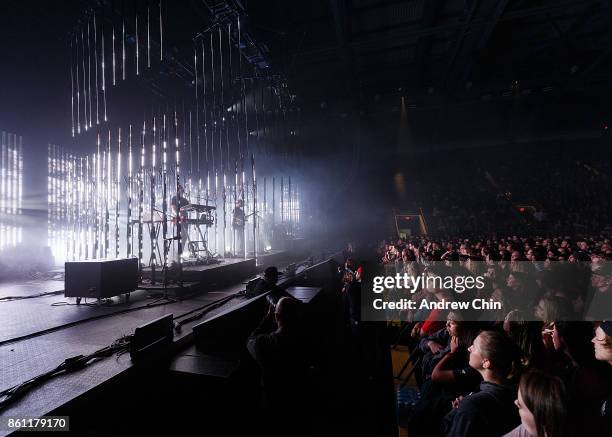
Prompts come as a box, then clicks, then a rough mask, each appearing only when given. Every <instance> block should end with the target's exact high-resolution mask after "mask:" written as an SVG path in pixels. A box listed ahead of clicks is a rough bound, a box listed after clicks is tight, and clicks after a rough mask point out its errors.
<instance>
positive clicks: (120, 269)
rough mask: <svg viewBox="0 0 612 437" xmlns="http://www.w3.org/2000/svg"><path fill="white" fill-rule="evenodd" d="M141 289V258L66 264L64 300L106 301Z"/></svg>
mask: <svg viewBox="0 0 612 437" xmlns="http://www.w3.org/2000/svg"><path fill="white" fill-rule="evenodd" d="M137 287H138V258H122V259H97V260H89V261H72V262H66V264H65V279H64V296H66V297H77V298H79V297H90V298H95V299H103V298H108V297H113V296H119V295H120V294H124V293H129V292H131V291H134V290H136V288H137Z"/></svg>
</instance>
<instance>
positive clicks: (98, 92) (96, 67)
mask: <svg viewBox="0 0 612 437" xmlns="http://www.w3.org/2000/svg"><path fill="white" fill-rule="evenodd" d="M93 27H94V65H95V73H96V75H95V81H96V124H100V104H99V95H100V91H99V90H98V26H97V24H96V14H95V13H94V16H93Z"/></svg>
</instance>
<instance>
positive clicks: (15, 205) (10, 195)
mask: <svg viewBox="0 0 612 437" xmlns="http://www.w3.org/2000/svg"><path fill="white" fill-rule="evenodd" d="M22 147H23V140H22V138H21V137H20V136H17V135H15V134H10V133H7V132H0V250H2V249H5V248H8V247H14V246H16V245H17V244H18V243H20V242H21V238H22V229H21V223H20V215H21V209H22V206H23V204H22V198H23V155H22Z"/></svg>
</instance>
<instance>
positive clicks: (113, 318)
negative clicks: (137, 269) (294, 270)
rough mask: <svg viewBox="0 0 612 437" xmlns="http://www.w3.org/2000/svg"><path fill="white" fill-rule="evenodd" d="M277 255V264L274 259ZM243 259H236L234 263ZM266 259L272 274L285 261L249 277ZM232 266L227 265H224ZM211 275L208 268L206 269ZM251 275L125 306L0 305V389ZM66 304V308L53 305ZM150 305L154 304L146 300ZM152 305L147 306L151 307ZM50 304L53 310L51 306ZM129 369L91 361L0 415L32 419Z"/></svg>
mask: <svg viewBox="0 0 612 437" xmlns="http://www.w3.org/2000/svg"><path fill="white" fill-rule="evenodd" d="M282 256H284V258H285V261H284V262H282V263H281V262H277V261H278V260H279V258H280V257H282ZM241 261H244V260H241ZM266 261H274V264H275V265H277V266H278V267H279V269H282V268H284V267H285V266H286V265H287V264H289V263H290V262H291V261H292V259H291V258H290V257H289V255H288V254H287V253H284V254H281V253H276V254H274V258H268V259H267V260H266V259H265V257H262V258H261V263H260V266H259V267H257V271H256V272H255V273H259V272H261V270H262V269H263V267H265V266H266V265H269V263H267V262H266ZM232 264H233V263H232ZM202 267H206V270H209V271H210V269H215V270H216V269H218V270H219V273H222V271H223V270H224V269H223V268H222V267H223V263H221V264H216V265H214V266H202ZM213 271H214V270H213ZM253 276H254V275H250V276H245V277H239V276H235V275H234V276H232V277H231V281H232V282H233V284H232V285H229V286H225V287H218V288H211V287H207V290H206V292H200V293H197V294H195V295H192V296H190V297H189V298H185V297H183V298H182V299H181V300H179V301H174V302H165V301H159V302H155V299H151V298H148V297H147V294H148V293H150V292H148V291H145V290H137V291H135V292H133V293H132V294H131V297H130V300H129V302H126V301H125V299H124V298H123V297H115V298H113V300H112V302H113V303H112V304H111V305H102V306H98V305H80V306H77V305H75V299H73V298H64V296H63V293H61V294H56V295H49V296H43V297H36V298H32V299H22V300H12V301H0V391H1V390H4V389H6V388H8V387H10V386H12V385H14V384H17V383H19V382H23V381H25V380H27V379H29V378H32V377H34V376H36V375H38V374H41V373H43V372H46V371H48V370H50V369H52V368H54V367H56V366H57V365H59V364H60V363H61V362H62V361H63V360H65V359H66V358H68V357H71V356H75V355H79V354H89V353H91V352H93V351H95V350H97V349H100V348H101V347H104V346H107V345H109V344H111V343H112V342H113V341H114V340H116V339H117V338H119V337H122V336H124V335H128V334H131V333H133V331H134V329H135V328H136V327H137V326H140V325H142V324H144V323H146V322H148V321H151V320H153V319H156V318H158V317H161V316H163V315H165V314H173V315H174V316H175V317H176V316H179V315H181V314H184V313H187V312H190V311H192V310H194V309H197V308H199V307H202V306H203V305H206V304H209V303H212V302H214V301H217V300H219V299H221V298H223V297H226V296H230V295H232V294H236V293H237V292H239V291H241V290H243V289H244V284H245V283H246V281H247V280H248V279H250V278H251V277H253ZM63 285H64V284H63V281H58V280H54V279H47V280H32V281H23V282H15V281H13V282H3V283H0V298H1V297H4V296H25V295H33V294H38V293H43V292H54V291H61V290H63ZM243 299H244V298H242V297H236V298H234V299H231V300H230V301H229V302H227V303H225V304H224V305H222V306H220V307H218V308H215V309H214V310H211V311H210V312H209V313H208V314H206V315H205V317H204V318H202V319H200V320H196V321H193V322H190V323H187V324H185V325H184V326H183V329H182V330H181V332H178V333H175V338H174V340H175V341H177V340H180V339H182V338H183V337H186V336H190V335H191V334H192V329H191V328H192V326H193V325H195V324H197V323H200V322H202V321H203V320H206V319H208V318H210V317H213V316H215V315H216V314H219V313H220V312H223V311H225V310H227V309H228V308H231V307H232V306H234V305H237V304H239V303H240V302H242V301H243ZM61 302H67V303H69V304H68V305H66V304H60V305H58V304H59V303H61ZM154 302H155V303H154ZM152 303H154V304H153V305H151V304H152ZM54 304H55V305H54ZM129 367H131V360H130V356H129V354H124V355H121V356H119V357H114V356H113V357H109V358H107V359H104V360H101V361H98V362H95V363H93V364H91V365H90V366H88V367H87V368H85V369H83V370H81V371H78V372H75V373H71V374H67V375H62V376H59V377H56V378H54V379H52V380H50V381H48V382H47V383H45V384H43V385H42V386H40V387H38V388H35V389H34V390H32V391H30V392H29V393H27V394H26V395H25V396H24V397H23V398H21V399H19V400H18V401H17V402H16V403H15V404H13V405H11V406H9V407H8V408H6V409H5V410H3V411H2V412H1V414H2V415H3V416H31V417H40V416H42V415H44V414H47V413H49V412H50V411H52V410H54V409H56V408H58V407H60V406H62V405H64V404H65V403H66V402H68V401H70V400H72V399H74V398H75V397H77V396H80V395H82V394H84V393H86V392H87V391H89V390H91V389H92V388H94V387H96V386H98V385H99V384H102V383H103V382H105V381H108V380H109V379H111V378H113V377H114V376H116V375H118V374H120V373H121V372H123V371H124V370H126V369H128V368H129ZM7 433H8V432H7V431H1V430H0V436H1V435H6V434H7Z"/></svg>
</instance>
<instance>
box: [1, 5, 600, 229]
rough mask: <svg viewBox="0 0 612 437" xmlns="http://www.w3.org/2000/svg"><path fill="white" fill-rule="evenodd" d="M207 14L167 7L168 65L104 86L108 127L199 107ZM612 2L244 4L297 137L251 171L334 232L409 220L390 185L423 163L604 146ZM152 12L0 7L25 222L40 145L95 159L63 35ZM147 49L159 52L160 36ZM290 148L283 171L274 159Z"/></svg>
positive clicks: (4, 111)
mask: <svg viewBox="0 0 612 437" xmlns="http://www.w3.org/2000/svg"><path fill="white" fill-rule="evenodd" d="M207 3H208V4H209V5H210V3H213V2H204V1H201V0H184V1H172V2H170V1H165V2H164V3H163V15H164V51H165V61H164V62H163V63H159V62H154V63H153V66H152V68H151V70H146V71H145V72H144V73H143V74H142V75H141V76H139V77H138V78H137V77H135V76H134V74H129V75H128V79H127V80H126V82H120V83H119V85H118V86H117V87H114V88H113V87H110V86H109V87H108V88H109V89H108V91H107V97H108V101H109V106H108V112H109V116H110V119H111V122H110V126H111V127H112V128H116V127H117V126H124V127H125V126H126V125H127V124H128V123H137V122H138V121H139V120H142V118H143V117H144V116H146V115H147V114H150V113H151V112H154V111H155V110H156V109H160V108H173V107H177V108H179V111H180V109H181V108H182V107H183V105H184V106H186V107H187V109H189V107H190V106H191V107H192V106H193V104H194V101H193V92H194V89H193V70H192V60H193V57H192V56H193V55H192V53H193V52H192V51H193V42H192V41H193V37H194V36H195V35H196V34H197V33H198V32H200V31H202V30H203V29H205V28H206V27H207V26H208V25H209V24H210V21H211V13H210V10H209V9H208V8H207ZM611 3H612V2H609V1H586V0H585V1H559V0H530V1H521V0H509V1H508V0H506V1H504V0H491V1H482V0H481V1H478V0H407V1H394V0H329V1H324V0H292V1H290V2H289V1H281V0H275V1H272V0H261V1H244V2H242V4H241V5H242V6H243V7H244V11H245V12H244V14H243V17H242V24H243V29H244V31H245V32H249V34H250V35H252V37H253V38H254V39H255V40H256V41H257V42H258V43H259V44H260V46H261V47H262V48H263V52H264V54H265V57H266V58H267V61H268V62H269V64H270V71H272V72H274V74H278V75H281V76H282V77H284V78H285V79H286V83H287V85H288V88H289V90H290V93H291V95H293V96H295V97H294V102H293V105H292V108H293V110H295V111H297V110H298V108H299V135H298V136H297V138H294V139H293V140H292V142H291V144H290V145H288V144H275V145H272V146H269V147H268V146H265V147H262V150H267V151H268V152H267V153H262V156H260V157H259V159H258V162H259V163H260V165H262V166H263V165H264V163H265V164H267V165H269V166H270V167H272V168H276V167H278V168H280V167H282V169H283V170H286V171H287V172H289V171H291V172H293V174H295V175H296V176H295V177H301V179H302V180H303V181H305V182H304V184H305V187H307V188H308V196H309V202H308V203H309V205H310V215H311V216H312V217H313V219H312V220H313V223H314V224H316V225H318V224H320V223H323V222H324V223H325V226H326V227H329V226H330V224H338V225H341V226H340V227H339V228H338V229H337V230H339V229H340V228H342V227H344V226H345V225H350V226H353V227H357V228H359V229H361V228H366V226H369V221H374V222H375V221H376V220H379V219H380V217H384V216H385V214H388V212H389V211H390V209H391V208H393V207H398V208H410V207H411V206H412V204H411V202H410V188H411V185H410V184H409V178H408V179H407V183H408V190H407V193H408V195H407V196H406V195H404V196H400V195H399V194H398V191H397V189H396V187H397V185H396V180H395V179H394V177H396V175H397V174H398V173H405V174H409V173H410V168H411V167H410V166H411V165H412V166H414V163H415V162H418V161H419V160H420V159H421V158H422V157H423V156H427V159H431V158H432V157H434V158H435V159H440V160H445V159H448V158H447V156H448V154H447V151H449V150H464V149H471V150H473V149H475V148H482V147H487V148H491V147H497V148H499V150H500V151H502V152H501V153H503V150H505V149H508V150H510V149H513V148H515V147H516V145H517V144H520V145H522V146H525V145H527V147H540V146H541V145H542V144H551V143H553V144H556V145H558V146H559V147H576V146H577V145H578V146H579V145H580V144H587V143H588V144H592V143H594V144H597V146H598V147H610V141H609V139H608V137H607V129H606V128H607V124H608V122H609V120H610V109H609V107H610V106H609V105H608V102H609V97H610V92H611V91H612V60H611V56H610V55H611V49H610V48H611V47H612V4H611ZM147 5H149V6H151V10H152V16H154V15H155V13H156V7H157V4H156V3H155V2H146V1H144V0H142V1H137V0H135V1H119V0H117V1H114V2H110V1H102V0H99V1H93V0H92V1H84V0H83V1H59V0H56V1H51V0H37V1H34V0H32V1H27V0H26V1H17V0H14V1H13V0H5V1H3V2H2V3H1V4H0V60H1V61H0V62H1V65H2V67H1V68H0V129H2V130H5V131H8V132H13V133H17V134H19V135H23V137H24V145H25V150H24V153H25V159H24V166H25V189H26V199H25V202H26V203H25V206H26V208H28V209H29V210H30V213H31V214H33V215H36V211H39V213H40V214H39V215H40V216H41V217H42V216H44V211H45V209H46V206H45V175H46V150H47V145H48V144H49V143H55V144H60V145H63V146H65V147H67V148H69V149H71V150H76V151H79V152H83V153H91V152H92V151H93V150H94V144H95V133H96V132H97V130H96V129H93V132H91V131H90V132H88V133H87V134H84V135H81V136H77V137H76V138H75V139H73V138H72V137H71V135H70V123H71V121H70V41H71V38H72V37H71V33H72V32H73V31H74V30H75V29H77V28H78V26H79V22H80V20H83V18H84V17H85V16H86V14H87V11H91V10H96V11H98V13H99V14H102V16H103V19H104V20H105V25H106V26H107V28H109V27H110V26H111V25H112V23H115V24H116V26H117V27H119V26H120V23H121V20H122V18H121V17H128V34H129V33H130V26H131V24H130V22H129V20H130V18H129V17H133V15H134V11H140V13H141V14H142V11H143V10H146V6H147ZM152 39H153V41H154V46H155V45H156V44H157V40H158V36H157V33H156V32H153V34H152ZM131 50H133V45H130V44H128V57H129V55H130V53H131V52H130V51H131ZM154 50H155V49H154ZM107 51H108V47H107ZM141 60H142V57H141ZM107 62H108V58H107ZM132 68H133V66H132ZM107 69H108V66H107ZM132 73H133V72H132ZM108 76H109V75H108V70H107V83H108V82H109V79H108ZM293 114H294V115H295V114H297V112H294V113H293ZM274 120H275V119H274V117H273V116H272V115H271V116H270V117H268V118H267V119H263V120H262V128H265V124H266V123H268V124H269V127H270V128H271V127H272V126H273V124H274ZM101 129H102V130H103V131H104V130H105V129H107V126H104V127H103V128H101ZM264 142H265V138H264ZM270 142H271V143H272V140H271V141H270ZM266 147H268V148H267V149H266ZM289 147H290V148H291V155H290V159H289V160H288V161H287V160H286V159H285V160H280V155H282V154H283V153H285V152H286V150H287V148H289ZM283 151H285V152H283ZM514 156H515V155H513V158H512V159H515V158H514ZM277 159H278V161H277ZM357 219H359V220H357ZM334 231H336V229H334Z"/></svg>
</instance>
